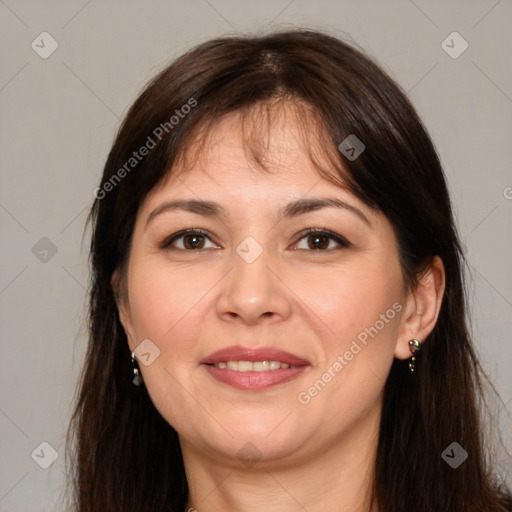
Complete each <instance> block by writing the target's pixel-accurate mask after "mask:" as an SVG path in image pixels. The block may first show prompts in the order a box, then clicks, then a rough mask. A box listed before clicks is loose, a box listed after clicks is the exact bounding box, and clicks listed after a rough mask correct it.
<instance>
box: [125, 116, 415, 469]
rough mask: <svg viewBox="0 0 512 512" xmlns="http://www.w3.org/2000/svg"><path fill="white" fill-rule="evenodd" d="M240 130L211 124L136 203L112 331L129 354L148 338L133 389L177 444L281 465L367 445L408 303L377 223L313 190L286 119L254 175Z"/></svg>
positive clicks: (342, 196)
mask: <svg viewBox="0 0 512 512" xmlns="http://www.w3.org/2000/svg"><path fill="white" fill-rule="evenodd" d="M285 114H286V115H285ZM241 132H242V129H241V118H240V116H239V115H238V114H236V113H235V114H230V115H228V116H226V117H225V118H223V120H222V121H221V122H220V123H219V124H218V125H217V127H216V128H215V130H214V132H213V136H212V139H211V140H210V142H209V144H208V147H207V151H205V152H204V154H203V153H202V154H201V157H200V158H199V159H198V160H197V162H195V163H194V165H193V166H192V167H191V168H187V169H186V171H185V172H183V173H182V174H180V175H178V174H179V171H181V170H184V169H180V167H179V166H178V167H177V168H176V169H173V173H172V175H171V176H170V178H169V179H168V180H167V181H166V182H165V183H163V184H162V185H161V186H159V187H157V188H155V189H154V190H153V191H152V192H151V193H150V194H149V195H148V196H147V198H146V200H145V202H144V203H143V205H142V206H141V208H140V210H139V212H138V216H137V220H136V225H135V230H134V233H133V242H132V248H131V254H130V259H129V264H128V269H127V275H126V278H127V283H126V284H127V286H126V289H127V298H126V299H125V300H124V301H123V303H122V304H121V318H122V321H123V325H124V327H125V330H126V332H127V334H128V338H129V343H130V349H131V350H134V349H135V348H136V347H137V346H139V345H140V344H141V343H142V342H143V341H144V340H150V341H149V342H148V341H146V342H145V345H142V347H145V351H144V353H149V354H150V355H145V356H143V357H140V354H139V360H140V361H141V362H140V363H139V364H140V367H141V371H142V374H143V378H144V383H145V386H146V387H147V389H148V392H149V394H150V396H151V399H152V401H153V402H154V405H155V406H156V408H157V409H158V411H159V412H160V413H161V415H162V416H163V417H164V418H165V419H166V420H167V421H168V422H169V423H170V424H171V425H172V426H173V427H174V428H175V429H176V430H177V432H178V433H179V435H180V439H181V442H182V446H188V447H190V448H191V449H193V450H196V451H197V452H200V453H201V454H202V456H204V457H211V458H212V459H215V460H226V461H232V462H233V463H235V464H241V463H244V460H242V459H249V458H251V457H252V458H253V459H254V460H255V461H256V460H257V459H259V458H260V457H261V461H260V462H259V463H260V464H265V463H266V462H269V463H273V464H276V463H277V462H276V461H281V462H282V463H283V464H285V463H286V464H288V463H292V462H296V461H300V460H303V459H304V458H307V457H311V456H316V455H318V454H319V453H320V452H322V451H326V450H327V449H329V448H332V447H333V446H334V445H335V444H336V443H338V444H339V443H343V442H344V441H346V440H348V439H351V440H354V439H357V438H358V436H362V435H363V436H366V437H367V436H368V435H370V434H372V435H373V434H376V432H377V428H378V427H377V425H378V419H379V416H380V404H381V396H382V390H383V386H384V383H385V380H386V378H387V375H388V373H389V370H390V366H391V364H392V361H393V358H394V357H395V355H396V354H397V353H398V348H397V346H398V345H397V344H401V345H403V344H404V343H405V344H406V341H405V337H406V336H407V335H408V333H405V328H404V311H405V301H406V300H407V298H408V295H407V293H406V291H405V287H404V282H403V277H402V272H401V268H400V264H399V259H398V252H397V245H396V238H395V235H394V232H393V230H392V228H391V225H390V224H389V222H388V221H387V220H386V218H385V217H383V216H382V215H380V214H378V213H376V212H374V211H372V210H371V209H370V208H368V207H367V206H366V205H365V204H364V203H362V202H361V201H360V200H358V199H357V198H356V197H355V196H354V195H353V194H352V193H350V192H349V191H348V190H346V189H342V188H340V187H337V186H335V185H333V184H331V183H329V182H327V181H325V180H324V179H322V178H321V177H320V175H319V174H318V171H317V170H316V169H315V167H314V165H313V163H312V162H311V160H310V158H309V157H308V152H307V151H306V149H305V148H304V141H303V139H302V137H301V134H300V131H299V129H298V123H297V122H296V120H295V117H294V111H292V109H289V108H286V109H284V110H281V112H280V114H279V115H278V116H277V117H276V118H275V119H274V121H273V123H272V125H271V130H270V132H269V134H268V135H269V136H268V144H269V145H268V148H266V150H265V166H266V167H267V168H268V169H269V170H270V172H269V173H265V172H261V170H259V169H257V168H255V166H254V165H251V164H250V163H249V162H248V160H247V159H246V153H244V146H243V144H242V140H241ZM327 200H328V201H327ZM314 201H317V202H318V203H317V204H316V205H315V203H314ZM177 202H180V203H177ZM180 204H181V207H180ZM183 230H198V232H196V231H192V232H189V233H188V234H187V233H185V234H183V233H182V234H179V233H180V232H182V231H183ZM311 230H317V232H311ZM324 231H328V232H329V233H324ZM148 343H149V345H148ZM148 347H149V348H150V350H147V348H148ZM158 351H159V352H158ZM409 355H410V354H409ZM155 356H157V357H155ZM402 357H405V354H404V353H403V350H402ZM145 362H146V363H150V364H148V365H147V366H146V365H145V364H144V363H145ZM247 443H251V444H249V445H248V444H247ZM237 459H240V461H241V462H240V461H238V460H237ZM245 462H247V461H245ZM262 467H264V466H262Z"/></svg>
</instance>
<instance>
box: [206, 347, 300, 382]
mask: <svg viewBox="0 0 512 512" xmlns="http://www.w3.org/2000/svg"><path fill="white" fill-rule="evenodd" d="M262 363H264V364H262ZM201 364H202V366H203V367H204V368H205V369H206V370H207V371H208V373H209V374H210V375H211V376H212V377H213V378H214V379H215V380H217V381H219V382H221V383H223V384H227V385H229V386H231V387H234V388H236V389H242V390H247V391H260V390H264V389H267V388H270V387H273V386H276V385H278V384H284V383H285V382H289V381H291V380H293V379H295V378H296V377H298V376H299V375H300V374H302V373H303V372H304V371H305V370H306V369H307V368H308V367H309V366H310V363H309V362H308V361H307V360H305V359H302V358H301V357H298V356H296V355H294V354H290V353H289V352H285V351H283V350H278V349H275V348H271V347H261V348H251V349H249V348H244V347H240V346H236V347H228V348H225V349H222V350H219V351H217V352H214V353H213V354H211V355H209V356H208V357H207V358H206V359H204V360H203V361H201ZM266 365H268V368H266V369H265V368H263V367H264V366H266ZM242 366H243V368H242ZM255 369H256V371H254V370H255ZM265 370H266V371H265Z"/></svg>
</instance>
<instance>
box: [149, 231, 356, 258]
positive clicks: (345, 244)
mask: <svg viewBox="0 0 512 512" xmlns="http://www.w3.org/2000/svg"><path fill="white" fill-rule="evenodd" d="M186 235H199V236H204V237H205V238H208V240H210V242H213V241H212V240H211V238H210V236H209V235H208V233H207V232H206V231H203V230H202V229H198V228H190V229H184V230H182V231H178V233H174V234H173V235H171V236H170V237H167V238H166V239H165V240H164V241H163V242H162V243H161V244H159V247H160V249H171V248H170V246H171V245H172V244H173V242H175V241H176V240H178V239H180V238H182V237H184V236H186ZM312 235H319V236H322V237H326V238H328V239H330V240H334V241H335V242H336V243H337V244H339V246H340V247H339V248H343V249H347V248H349V247H351V246H352V244H351V243H350V242H349V241H348V240H347V239H346V238H345V237H343V236H341V235H338V234H337V233H335V232H334V231H330V230H328V229H320V228H309V229H306V230H304V231H301V232H300V233H298V235H297V236H298V239H297V242H295V244H297V243H298V242H300V241H301V240H302V239H303V238H306V237H308V236H312ZM339 248H338V249H339ZM171 250H177V251H187V252H200V251H203V250H206V249H181V248H178V247H173V248H172V249H171ZM294 250H302V251H307V252H330V251H332V250H333V249H332V248H331V249H294Z"/></svg>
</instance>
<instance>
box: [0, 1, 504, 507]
mask: <svg viewBox="0 0 512 512" xmlns="http://www.w3.org/2000/svg"><path fill="white" fill-rule="evenodd" d="M511 20H512V3H511V2H510V0H501V1H496V0H480V1H474V0H473V1H468V0H460V1H445V0H436V1H426V0H415V1H414V2H413V1H409V0H393V1H386V2H378V1H373V2H372V1H368V0H366V1H333V0H316V1H314V2H313V1H306V0H292V1H290V0H264V1H259V2H248V1H245V2H244V1H242V2H241V1H235V0H187V1H186V2H178V1H165V2H163V1H153V2H142V1H125V2H121V1H119V0H118V1H102V2H100V1H98V0H92V1H89V2H87V1H84V0H76V1H75V0H74V1H66V2H64V1H55V0H54V1H44V2H43V1H40V2H37V1H30V2H28V1H14V0H5V1H1V2H0V39H1V54H2V55H1V62H0V70H1V74H0V108H1V112H2V115H1V118H0V140H1V142H2V146H3V150H2V153H1V157H0V158H1V161H0V163H1V173H2V174H1V182H2V186H1V189H0V190H1V191H0V221H1V234H2V248H3V250H2V256H1V275H0V307H1V322H0V326H1V327H0V328H1V339H2V345H1V347H2V351H1V357H0V443H1V445H0V460H1V467H0V510H1V511H5V512H8V511H9V512H22V511H27V512H28V511H42V510H45V511H50V510H51V511H54V510H58V507H57V505H56V504H57V500H58V497H59V494H60V493H61V492H62V491H63V488H64V487H63V486H64V482H65V472H64V459H65V452H64V432H65V429H66V426H67V422H68V419H69V414H70V406H71V401H72V398H73V392H74V387H75V383H76V379H77V377H78V374H79V370H80V367H81V364H82V361H83V355H84V349H85V341H86V336H85V323H84V316H85V315H84V306H85V289H86V286H87V242H86V243H84V246H83V247H81V245H82V233H83V227H84V222H85V218H86V211H87V209H88V208H89V206H90V204H91V201H92V199H93V197H92V191H93V189H94V188H95V187H96V186H97V184H98V182H99V179H100V174H101V170H102V166H103V164H104V162H105V159H106V156H107V153H108V150H109V148H110V145H111V143H112V140H113V136H114V134H115V131H116V129H117V127H118V125H119V122H120V119H121V118H122V116H123V115H124V114H125V113H126V111H127V108H128V106H129V105H130V103H131V102H132V101H133V100H134V99H135V97H136V95H137V93H138V91H139V90H140V89H141V87H142V86H143V84H144V83H145V82H146V80H147V79H148V78H150V76H152V75H153V74H154V73H155V72H156V71H158V70H159V69H161V68H162V67H163V66H164V65H165V64H166V63H167V62H168V61H169V60H170V59H172V58H173V57H175V56H177V55H179V54H180V53H181V52H182V51H183V50H185V49H187V48H189V47H190V46H192V45H194V44H196V43H198V42H202V41H205V40H207V39H209V38H211V37H214V36H218V35H221V34H225V33H233V32H246V31H251V32H255V31H260V30H264V29H268V28H271V27H275V28H279V27H280V28H286V27H292V26H306V27H310V28H319V29H327V30H329V31H330V32H331V33H332V34H337V35H339V36H340V37H345V38H348V39H352V40H354V41H355V42H356V43H358V44H359V45H360V46H361V47H362V48H363V49H365V50H366V51H367V52H368V53H369V54H370V55H373V56H374V57H376V58H377V60H378V61H379V62H380V63H381V64H382V66H383V67H384V68H385V69H386V70H387V71H388V72H389V73H391V75H392V76H393V77H394V78H395V79H396V80H397V81H398V82H399V83H400V84H401V85H402V86H403V88H404V89H405V90H406V91H408V92H409V95H410V97H411V99H412V101H413V103H414V105H415V106H416V108H417V109H418V111H419V113H420V115H421V116H422V118H423V120H424V122H425V124H426V126H427V128H428V130H429V131H430V133H431V135H432V137H433V139H434V142H435V144H436V145H437V148H438V151H439V153H440V155H441V159H442V161H443V164H444V167H445V170H446V174H447V177H448V180H449V185H450V189H451V191H452V194H453V199H454V205H455V210H456V216H457V220H458V223H459V226H460V230H461V236H462V239H463V242H464V245H465V247H466V249H467V255H468V259H469V262H470V266H471V270H472V280H471V283H470V287H469V290H470V294H469V295H470V302H471V307H472V311H473V315H472V320H473V327H474V335H475V341H476V344H477V349H478V352H479V353H480V355H481V357H482V360H483V362H484V367H485V369H486V370H487V372H488V373H489V375H490V377H491V380H492V382H494V383H495V385H496V387H497V389H498V391H499V392H500V394H501V396H502V400H503V402H499V401H496V400H494V401H492V402H491V416H492V421H491V418H490V417H489V418H488V419H487V420H486V421H487V422H488V424H496V425H497V424H499V425H501V429H502V431H503V434H504V440H505V442H506V445H507V446H508V449H509V450H512V421H511V419H512V418H511V410H512V377H511V371H510V368H511V366H512V365H511V363H512V344H511V336H510V332H511V330H512V314H511V313H512V291H511V290H512V269H511V256H510V255H511V254H512V237H511V234H512V230H511V222H510V221H511V218H512V172H511V165H510V162H511V160H512V144H511V142H510V136H511V125H512V69H511V65H510V62H511V58H510V53H511V49H512V46H511V43H512V37H511V30H510V21H511ZM43 31H46V32H48V33H49V34H51V36H52V37H53V38H54V39H55V40H56V41H57V43H58V49H57V50H56V51H55V52H54V53H53V54H52V55H50V56H49V57H48V58H46V59H43V58H41V57H40V55H39V54H38V53H36V51H35V50H34V49H33V48H32V47H31V43H32V42H33V41H35V43H34V44H38V45H39V48H38V50H39V51H40V52H43V51H46V52H47V51H48V50H49V49H51V46H50V40H49V39H47V36H44V38H46V39H44V41H43V42H41V37H38V36H39V34H41V33H42V32H43ZM453 31H457V32H459V33H460V34H461V36H462V37H463V38H464V39H465V40H466V41H467V42H468V44H469V47H468V49H467V50H466V51H465V52H464V53H463V54H462V55H460V56H459V57H458V58H456V59H455V58H452V57H451V56H450V55H449V54H448V53H446V51H445V50H444V49H443V47H442V45H441V43H442V41H443V40H445V39H446V38H447V36H448V35H449V34H451V33H452V32H453ZM460 43H461V41H460V40H459V41H458V40H454V42H453V43H452V42H451V40H450V39H448V41H447V44H449V45H450V46H453V47H454V48H453V49H452V50H451V51H452V53H453V52H454V51H457V50H460V49H461V46H460ZM43 46H44V48H43ZM44 237H46V238H47V239H49V241H48V240H46V239H44V240H43V241H40V240H41V239H42V238H44ZM34 246H35V249H33V248H34ZM55 249H56V250H57V252H56V253H55V254H53V252H55ZM43 441H45V442H47V443H49V444H50V445H51V446H52V447H53V448H54V449H55V451H56V452H57V453H58V459H57V460H56V461H55V462H54V463H53V464H52V465H51V466H50V468H49V469H46V470H45V469H42V468H41V467H40V466H39V465H38V464H37V463H36V460H37V461H38V462H40V463H44V462H47V463H49V462H51V459H49V457H50V456H51V455H50V449H49V448H48V447H44V446H43V447H42V448H41V447H40V448H38V447H39V445H40V443H41V442H43ZM36 448H38V449H37V450H36V452H35V455H34V459H33V458H32V457H31V453H32V452H33V451H34V450H35V449H36ZM41 450H42V451H41ZM37 454H39V457H38V456H37ZM498 455H499V458H500V460H501V461H502V463H503V466H502V472H503V475H504V477H505V478H506V479H507V480H508V482H509V485H510V484H511V483H512V465H511V463H510V459H509V458H508V457H507V455H506V454H505V453H504V452H503V451H500V452H499V454H498Z"/></svg>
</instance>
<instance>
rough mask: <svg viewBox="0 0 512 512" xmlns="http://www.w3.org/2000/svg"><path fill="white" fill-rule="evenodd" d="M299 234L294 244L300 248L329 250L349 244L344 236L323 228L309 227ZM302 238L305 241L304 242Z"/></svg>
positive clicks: (345, 246)
mask: <svg viewBox="0 0 512 512" xmlns="http://www.w3.org/2000/svg"><path fill="white" fill-rule="evenodd" d="M301 235H302V236H301V238H300V239H299V242H298V243H297V244H296V248H297V249H301V250H313V251H329V250H332V249H341V248H347V247H350V246H351V243H350V242H349V241H348V240H347V239H346V238H344V237H342V236H341V235H338V234H337V233H334V232H332V231H327V230H325V229H309V230H307V231H305V232H302V233H301ZM303 240H304V241H306V243H305V244H304V242H303Z"/></svg>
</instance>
